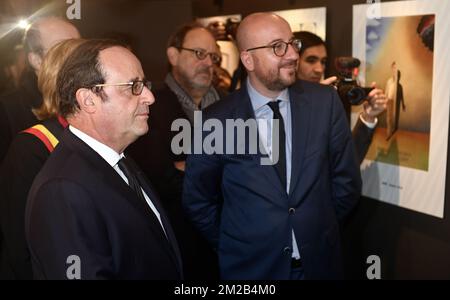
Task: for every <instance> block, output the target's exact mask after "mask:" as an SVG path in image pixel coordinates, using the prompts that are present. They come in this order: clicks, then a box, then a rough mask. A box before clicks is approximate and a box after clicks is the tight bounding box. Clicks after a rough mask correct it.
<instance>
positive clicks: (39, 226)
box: [26, 179, 115, 279]
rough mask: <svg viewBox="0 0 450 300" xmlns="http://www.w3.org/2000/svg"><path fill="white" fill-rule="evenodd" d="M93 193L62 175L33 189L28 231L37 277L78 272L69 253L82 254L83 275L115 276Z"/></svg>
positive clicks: (95, 277)
mask: <svg viewBox="0 0 450 300" xmlns="http://www.w3.org/2000/svg"><path fill="white" fill-rule="evenodd" d="M91 197H92V195H90V194H89V193H88V192H87V191H86V190H85V189H84V188H83V187H82V186H80V185H79V184H77V183H74V182H69V181H66V180H62V179H59V180H58V179H56V180H53V181H50V182H47V183H46V184H44V185H42V186H41V187H40V189H39V190H38V191H36V192H33V191H32V192H31V193H30V197H29V199H28V202H29V203H28V206H29V207H27V210H28V211H27V216H26V229H27V232H26V235H27V242H28V245H29V247H30V253H31V257H32V265H33V272H34V276H35V278H36V279H68V275H67V274H68V273H69V274H72V275H73V274H76V272H75V271H74V270H75V269H73V268H71V267H75V266H76V265H75V264H73V263H72V261H71V260H70V259H69V258H70V257H76V258H79V262H80V264H79V267H80V269H79V270H80V275H81V279H114V278H115V274H114V270H113V264H114V262H113V261H112V257H113V255H111V249H110V246H109V242H108V232H107V230H106V227H105V225H104V223H103V222H102V221H101V220H102V218H101V216H100V212H99V210H98V209H97V208H96V207H95V205H94V201H93V199H91ZM107 200H108V199H105V201H107ZM69 279H72V278H69Z"/></svg>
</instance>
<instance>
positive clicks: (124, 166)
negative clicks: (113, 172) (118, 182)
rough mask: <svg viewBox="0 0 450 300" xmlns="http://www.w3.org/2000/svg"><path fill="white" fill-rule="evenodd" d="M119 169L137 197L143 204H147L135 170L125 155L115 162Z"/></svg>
mask: <svg viewBox="0 0 450 300" xmlns="http://www.w3.org/2000/svg"><path fill="white" fill-rule="evenodd" d="M117 164H118V166H119V169H120V170H122V172H123V174H125V176H126V177H127V178H128V185H129V186H130V188H131V189H132V190H133V191H134V192H135V193H136V194H137V196H138V198H139V199H141V200H142V201H144V203H145V205H148V204H147V200H145V197H144V194H143V193H142V189H141V185H140V184H139V181H138V179H137V176H136V171H135V169H134V167H133V165H132V164H131V163H130V161H129V160H127V158H126V157H122V158H121V159H120V160H119V162H118V163H117Z"/></svg>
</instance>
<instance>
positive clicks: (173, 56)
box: [166, 47, 180, 66]
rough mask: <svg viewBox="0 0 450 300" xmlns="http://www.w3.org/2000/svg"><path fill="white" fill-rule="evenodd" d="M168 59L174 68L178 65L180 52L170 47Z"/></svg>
mask: <svg viewBox="0 0 450 300" xmlns="http://www.w3.org/2000/svg"><path fill="white" fill-rule="evenodd" d="M166 54H167V59H168V60H169V63H170V64H171V65H172V66H176V65H178V59H179V57H180V52H179V51H178V49H177V48H175V47H169V48H167V50H166Z"/></svg>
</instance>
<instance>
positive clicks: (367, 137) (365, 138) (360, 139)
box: [352, 117, 375, 164]
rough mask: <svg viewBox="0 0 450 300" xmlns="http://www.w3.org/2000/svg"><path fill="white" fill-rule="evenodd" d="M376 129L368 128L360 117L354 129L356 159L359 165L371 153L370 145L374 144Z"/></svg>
mask: <svg viewBox="0 0 450 300" xmlns="http://www.w3.org/2000/svg"><path fill="white" fill-rule="evenodd" d="M374 132H375V130H374V129H371V128H369V127H367V126H366V125H365V124H364V123H363V122H362V121H361V119H360V118H359V117H358V121H357V122H356V125H355V128H353V132H352V134H353V142H354V144H355V151H356V157H357V158H358V162H359V164H361V163H362V161H363V160H364V157H366V154H367V151H369V147H370V143H371V142H372V138H373V133H374Z"/></svg>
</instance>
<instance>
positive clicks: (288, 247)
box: [183, 13, 361, 279]
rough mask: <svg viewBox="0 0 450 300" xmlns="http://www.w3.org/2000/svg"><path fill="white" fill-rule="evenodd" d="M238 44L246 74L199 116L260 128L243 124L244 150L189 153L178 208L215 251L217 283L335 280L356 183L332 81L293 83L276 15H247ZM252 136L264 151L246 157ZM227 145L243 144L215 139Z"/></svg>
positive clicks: (293, 64) (290, 51)
mask: <svg viewBox="0 0 450 300" xmlns="http://www.w3.org/2000/svg"><path fill="white" fill-rule="evenodd" d="M237 42H238V48H239V51H240V56H241V61H242V63H243V65H244V66H245V68H246V69H247V72H248V80H247V81H246V83H245V84H244V85H243V87H242V89H241V90H239V91H237V92H235V93H233V94H231V95H230V96H229V97H227V98H225V99H224V100H222V101H220V102H218V103H217V104H214V105H212V106H211V107H210V108H208V109H206V111H205V113H204V115H203V119H204V120H206V121H205V122H213V123H214V124H217V122H220V123H221V124H223V126H222V127H223V128H225V127H226V126H225V122H229V120H243V121H249V122H251V121H252V120H255V119H259V120H263V121H266V122H267V123H266V124H267V126H261V125H259V124H260V122H258V130H257V133H255V131H254V130H253V131H252V130H251V126H249V128H250V129H248V130H249V131H250V134H246V135H245V140H244V141H245V142H244V143H243V144H244V148H245V150H246V151H245V154H234V153H227V152H226V151H225V153H224V154H221V153H220V152H219V151H216V152H215V153H214V154H205V153H202V154H193V155H190V156H189V157H188V159H187V165H186V175H185V182H184V190H183V203H184V206H185V208H186V210H187V212H188V214H189V215H190V217H191V219H192V221H193V222H194V224H195V225H196V226H197V227H198V228H199V229H200V231H202V232H203V233H204V235H205V236H206V237H207V238H208V239H209V241H210V242H211V243H212V244H213V245H214V246H215V248H216V249H217V252H218V255H219V264H220V272H221V277H222V278H223V279H303V278H307V279H318V278H342V275H343V274H342V263H341V251H340V241H339V221H340V220H342V219H343V218H344V217H345V216H346V215H347V214H348V213H349V211H350V210H351V209H352V208H353V206H354V205H355V204H356V202H357V200H358V198H359V195H360V189H361V178H360V174H359V168H358V164H357V162H356V158H355V154H354V149H353V144H352V141H351V132H350V129H349V126H348V123H347V119H346V117H345V112H344V110H343V106H342V103H341V102H340V99H339V97H338V95H337V93H336V91H335V90H334V89H333V88H331V87H328V86H324V85H319V84H315V83H309V82H305V81H300V82H297V83H295V81H296V68H297V60H298V57H299V56H298V51H299V48H300V45H299V41H298V40H296V39H294V38H293V35H292V32H291V29H290V26H289V24H288V23H287V22H286V21H285V20H284V19H282V18H281V17H279V16H277V15H274V14H271V13H256V14H252V15H250V16H247V17H246V18H245V19H244V20H243V21H242V23H241V24H240V26H239V29H238V34H237ZM217 120H218V121H217ZM213 123H210V124H213ZM277 124H279V126H276V125H277ZM218 127H220V126H218ZM225 131H226V132H225V133H224V134H223V137H225V136H227V135H228V134H230V132H228V131H227V130H225ZM252 132H253V135H252V134H251V133H252ZM203 134H207V130H206V129H205V132H203ZM216 136H220V134H217V135H216ZM255 136H256V137H255ZM208 137H209V135H208ZM258 137H259V139H260V141H261V144H262V147H263V149H262V150H261V151H258V153H257V154H253V153H252V152H251V151H248V149H250V148H251V145H252V144H253V142H252V140H255V139H258ZM272 138H273V141H272ZM194 140H195V137H194ZM277 140H278V141H279V142H278V143H277V142H276V141H277ZM232 142H234V146H235V147H238V148H241V150H242V145H241V144H239V143H236V141H233V140H230V139H229V138H227V139H226V142H223V143H222V144H223V145H225V144H226V145H228V146H227V147H226V148H227V150H228V149H229V145H230V143H232ZM205 143H206V140H205ZM211 144H214V146H217V145H219V144H221V143H218V142H217V141H215V143H211ZM231 152H233V151H231ZM277 152H278V157H277V155H276V153H277ZM264 153H268V155H269V157H270V158H271V160H272V161H273V165H267V164H263V163H262V158H263V156H264ZM199 182H200V183H201V184H199ZM222 197H223V202H222Z"/></svg>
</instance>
